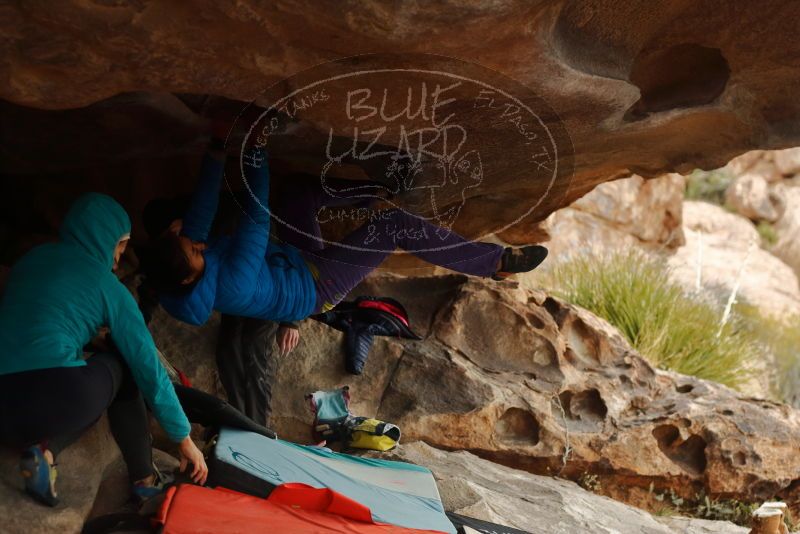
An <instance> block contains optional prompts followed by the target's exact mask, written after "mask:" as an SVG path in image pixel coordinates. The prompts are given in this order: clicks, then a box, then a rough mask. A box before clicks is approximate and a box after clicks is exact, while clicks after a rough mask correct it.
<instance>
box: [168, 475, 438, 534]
mask: <svg viewBox="0 0 800 534" xmlns="http://www.w3.org/2000/svg"><path fill="white" fill-rule="evenodd" d="M156 521H157V522H158V523H159V524H161V525H163V534H247V533H251V532H252V533H256V532H259V533H261V532H267V531H269V532H292V533H296V534H318V533H319V534H322V533H330V532H333V533H340V534H442V533H441V532H439V531H433V530H417V529H411V528H405V527H398V526H394V525H385V524H375V523H373V522H372V519H371V514H370V511H369V509H368V508H366V507H364V506H362V505H360V504H358V503H357V502H355V501H353V500H351V499H349V498H347V497H345V496H344V495H341V494H339V493H336V492H335V491H332V490H330V489H317V488H312V487H310V486H306V485H304V484H284V485H283V486H278V487H277V488H276V489H275V490H273V492H272V494H271V495H270V498H269V499H268V500H265V499H260V498H258V497H253V496H250V495H245V494H244V493H239V492H235V491H230V490H225V489H211V488H204V487H201V486H192V485H188V484H183V485H180V486H178V487H172V488H170V489H169V491H168V492H167V495H166V497H165V499H164V503H163V504H162V505H161V509H160V510H159V513H158V515H157V516H156ZM265 529H268V530H265Z"/></svg>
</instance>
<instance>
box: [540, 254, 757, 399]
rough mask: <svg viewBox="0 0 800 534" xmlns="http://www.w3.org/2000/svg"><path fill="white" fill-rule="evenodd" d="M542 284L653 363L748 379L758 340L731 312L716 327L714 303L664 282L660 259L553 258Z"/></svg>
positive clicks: (733, 382) (735, 380) (722, 379)
mask: <svg viewBox="0 0 800 534" xmlns="http://www.w3.org/2000/svg"><path fill="white" fill-rule="evenodd" d="M542 281H543V283H544V284H545V286H546V287H547V288H548V289H549V290H550V291H552V292H553V293H554V294H556V295H557V296H560V297H561V298H563V299H564V300H567V301H568V302H571V303H573V304H576V305H578V306H581V307H583V308H586V309H588V310H589V311H591V312H593V313H595V314H596V315H598V316H600V317H602V318H604V319H606V320H607V321H608V322H609V323H611V324H612V325H614V326H616V327H617V328H618V329H619V330H620V331H621V332H622V334H623V335H624V336H625V337H626V338H627V339H628V341H630V343H631V345H632V346H633V347H634V348H635V349H636V350H637V351H638V352H639V353H640V354H641V355H642V356H644V357H645V358H647V359H648V360H649V361H650V362H651V363H652V364H653V365H655V366H657V367H660V368H663V369H670V370H673V371H676V372H679V373H683V374H687V375H692V376H696V377H698V378H703V379H707V380H713V381H715V382H719V383H721V384H725V385H727V386H731V387H734V388H736V387H739V386H741V385H742V384H744V383H745V382H746V381H747V380H748V379H749V378H750V377H751V376H752V373H753V371H752V368H753V362H754V361H755V360H756V358H757V357H758V356H759V354H760V347H759V344H758V340H757V339H756V338H755V336H754V335H753V333H752V331H751V330H750V329H748V328H744V327H743V325H742V324H741V320H740V318H739V317H738V316H733V317H732V318H731V319H730V320H729V321H728V322H726V323H725V324H724V325H721V324H720V323H721V316H722V309H721V308H720V307H719V306H718V305H716V303H715V302H714V301H713V300H706V299H702V298H699V297H693V296H690V295H688V294H686V293H685V292H684V291H683V289H682V288H681V287H679V286H678V285H676V284H674V283H673V282H671V281H670V280H669V272H668V269H667V267H666V265H665V262H664V261H663V259H662V258H660V257H658V256H647V255H645V254H644V253H640V252H636V251H625V252H616V253H611V254H607V255H597V254H595V255H584V256H582V257H574V258H569V259H566V260H564V261H563V262H561V263H557V264H556V265H555V266H554V267H552V268H551V271H550V272H549V273H548V276H546V277H543V278H542Z"/></svg>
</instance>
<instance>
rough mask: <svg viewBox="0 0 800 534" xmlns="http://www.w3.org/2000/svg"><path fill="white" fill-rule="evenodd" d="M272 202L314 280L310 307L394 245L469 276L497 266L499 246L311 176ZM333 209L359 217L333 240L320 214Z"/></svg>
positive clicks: (340, 291)
mask: <svg viewBox="0 0 800 534" xmlns="http://www.w3.org/2000/svg"><path fill="white" fill-rule="evenodd" d="M284 187H286V189H284V190H283V191H282V192H281V194H280V196H279V198H280V199H281V201H280V202H279V203H276V205H274V206H272V208H271V209H272V212H273V215H274V216H275V217H277V219H278V221H275V224H277V225H278V235H279V236H280V238H281V239H282V240H283V241H285V242H287V243H289V244H291V245H293V246H295V247H297V248H298V249H299V250H300V251H301V253H302V255H303V257H304V258H305V260H306V263H308V265H309V268H310V269H311V272H312V275H313V276H314V280H315V282H316V289H317V303H316V308H315V311H314V313H319V312H323V311H327V310H329V309H331V308H332V307H333V306H335V305H336V304H338V303H339V302H340V301H341V300H342V299H344V298H345V297H346V296H347V294H348V293H350V291H351V290H352V289H353V288H354V287H355V286H357V285H358V284H359V283H360V282H361V281H362V280H363V279H364V278H366V277H367V275H368V274H369V273H371V272H372V271H374V270H375V269H376V268H377V267H378V266H379V265H380V264H381V263H382V262H383V260H385V259H386V258H387V256H389V255H390V254H392V253H393V252H394V251H395V250H397V249H398V248H400V249H402V250H405V251H407V252H409V253H411V254H413V255H414V256H416V257H418V258H420V259H422V260H424V261H426V262H428V263H432V264H434V265H438V266H440V267H445V268H447V269H450V270H452V271H456V272H459V273H464V274H470V275H474V276H484V277H485V276H491V275H493V274H494V273H495V272H496V271H497V265H498V263H499V260H500V256H501V255H502V253H503V247H501V246H500V245H495V244H492V243H477V242H472V241H469V240H467V239H465V238H464V237H461V236H460V235H458V234H456V233H455V232H452V231H448V230H446V229H444V228H441V227H439V226H437V225H435V224H432V223H431V222H429V221H427V220H425V219H423V218H421V217H417V216H415V215H412V214H409V213H408V212H406V211H403V210H401V209H398V208H392V209H385V210H375V209H372V208H370V207H369V204H370V203H371V202H372V200H370V199H367V200H365V199H363V198H342V197H340V196H333V195H330V194H328V193H327V192H325V191H324V190H323V189H322V187H321V186H320V184H319V183H314V181H312V180H302V179H301V180H296V181H293V182H292V183H291V184H285V185H284ZM335 206H349V208H348V209H347V210H338V216H339V217H341V215H342V213H344V214H349V218H359V219H360V218H363V219H365V222H364V224H363V225H362V226H360V227H359V228H357V229H356V230H354V231H353V232H352V233H350V234H349V235H347V236H346V237H345V238H344V239H342V240H340V241H338V242H336V243H326V242H325V241H324V240H323V239H322V232H321V230H320V219H322V220H323V221H325V220H328V219H330V218H331V217H332V213H335V212H337V210H330V209H329V208H331V207H335Z"/></svg>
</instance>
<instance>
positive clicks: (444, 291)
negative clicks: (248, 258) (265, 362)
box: [156, 275, 800, 506]
mask: <svg viewBox="0 0 800 534" xmlns="http://www.w3.org/2000/svg"><path fill="white" fill-rule="evenodd" d="M355 294H383V295H389V296H392V297H395V298H398V299H400V300H401V301H402V302H404V304H406V305H407V307H408V309H409V313H410V315H411V318H412V323H413V324H414V326H415V328H416V329H417V330H418V332H419V333H420V334H421V335H423V336H424V337H425V339H424V340H423V341H420V342H400V341H398V340H394V339H386V338H380V339H378V340H376V343H375V345H374V347H373V350H372V354H371V356H370V360H369V362H368V364H367V368H366V371H365V374H364V375H362V376H360V377H354V376H348V375H346V374H344V372H343V363H342V358H343V356H342V353H341V345H340V344H341V336H340V335H339V334H338V333H336V332H334V331H332V330H330V329H327V328H326V327H324V326H322V325H319V324H316V323H313V322H306V323H304V324H303V326H302V329H301V331H302V334H301V335H302V341H301V346H300V347H299V349H298V350H297V351H296V353H294V354H292V355H291V356H289V357H288V358H284V359H283V360H282V361H281V363H280V368H279V373H278V383H277V390H276V391H275V393H274V403H275V404H274V410H275V415H274V417H273V423H272V424H273V426H274V427H275V429H276V430H277V431H278V434H279V435H281V436H282V437H284V438H287V439H292V440H299V441H305V442H309V441H310V439H311V438H310V423H311V419H312V417H311V414H310V412H309V410H308V407H307V405H306V403H305V402H304V400H303V395H304V394H305V393H307V392H311V391H314V390H316V389H323V388H333V387H337V386H341V385H344V384H348V385H350V386H351V390H352V394H353V399H354V402H353V404H352V408H353V411H354V413H356V414H364V415H377V417H379V418H381V419H384V420H387V421H391V422H394V423H396V424H398V425H399V426H400V427H401V428H402V430H403V433H404V436H405V437H404V441H413V440H423V441H425V442H426V443H428V444H430V445H432V446H434V447H437V448H440V449H446V450H454V449H459V450H467V451H470V452H473V453H475V454H477V455H479V456H482V457H483V458H486V459H490V460H493V461H496V462H500V463H503V464H506V465H509V466H512V467H516V468H521V469H524V470H527V471H530V472H533V473H539V474H550V475H554V474H560V475H561V476H563V477H567V478H572V479H578V478H579V477H580V476H582V475H584V474H587V473H592V474H596V475H597V477H598V479H599V481H600V482H601V484H602V487H603V488H604V490H603V491H604V492H605V493H607V494H608V495H610V496H613V497H615V498H619V499H622V500H625V501H627V502H630V503H636V504H639V505H642V506H647V505H648V503H649V499H652V495H651V494H650V492H649V491H648V488H649V486H650V484H651V483H652V484H653V485H654V488H655V490H656V491H662V490H665V489H667V488H670V489H674V490H675V491H676V492H679V493H681V494H684V495H686V496H687V497H693V496H694V494H695V493H696V492H698V491H700V490H705V491H706V492H708V493H709V494H711V495H716V496H727V497H735V498H740V499H748V500H757V499H766V498H768V497H771V496H774V495H778V494H780V495H782V496H784V497H785V498H787V499H790V500H792V499H797V496H796V495H795V493H796V489H795V486H794V484H793V481H794V480H795V479H797V478H800V458H798V457H797V455H796V454H794V451H796V447H797V446H798V443H799V442H800V416H798V413H797V412H795V411H793V410H792V409H790V408H788V407H786V406H783V405H778V404H772V403H769V402H766V401H760V400H752V399H747V398H743V397H741V396H738V395H737V394H736V393H734V392H733V391H731V390H729V389H727V388H724V387H721V386H718V385H715V384H711V383H708V382H703V381H700V380H696V379H693V378H689V377H685V376H678V375H673V374H669V373H664V372H659V371H655V370H653V369H652V368H651V367H650V366H649V365H648V364H647V363H646V362H645V361H644V360H643V359H642V358H640V357H639V356H638V355H637V354H635V353H634V352H633V351H632V350H631V349H630V347H629V346H628V344H627V343H626V342H625V341H624V340H623V339H622V338H621V336H620V335H619V334H617V333H615V332H614V330H613V329H612V328H611V327H610V326H609V325H607V324H606V323H603V322H602V321H600V320H599V319H597V318H596V317H594V316H593V315H591V314H589V313H587V312H584V311H581V310H578V309H575V308H573V307H571V306H568V305H566V304H564V303H563V302H561V301H559V300H556V299H553V298H548V297H546V296H545V295H543V294H541V293H537V292H530V291H525V290H522V289H519V288H515V286H514V285H513V284H495V283H488V282H480V281H477V280H468V279H466V278H465V277H462V276H455V275H452V276H446V277H431V278H417V279H403V278H397V277H376V278H374V279H371V280H369V281H368V282H366V283H365V284H363V285H362V286H360V287H359V288H358V289H357V290H356V292H355ZM157 320H158V321H159V322H161V323H162V324H161V325H160V326H159V328H158V330H157V331H156V332H157V335H156V337H157V340H158V341H159V342H160V341H161V340H162V339H163V338H164V336H165V335H167V334H168V333H169V332H170V331H171V330H172V328H173V326H174V322H173V321H172V320H169V319H166V318H165V317H164V316H163V315H159V316H158V317H157ZM499 329H502V335H498V331H499ZM215 335H216V332H215V328H214V327H213V325H211V326H206V327H203V328H202V329H200V330H196V331H195V335H193V336H186V337H185V338H182V339H183V340H184V341H183V344H181V345H177V344H175V345H173V346H172V347H171V349H170V351H169V352H167V356H168V357H170V358H171V359H172V360H173V361H174V363H176V364H177V365H178V366H179V367H187V368H190V367H191V366H193V365H194V366H196V365H197V364H196V363H192V362H196V361H198V360H199V361H208V362H210V361H213V354H212V351H213V346H214V344H213V340H214V336H215ZM200 385H201V386H202V387H209V386H213V384H203V383H200Z"/></svg>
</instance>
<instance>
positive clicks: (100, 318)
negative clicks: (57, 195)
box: [0, 193, 191, 442]
mask: <svg viewBox="0 0 800 534" xmlns="http://www.w3.org/2000/svg"><path fill="white" fill-rule="evenodd" d="M130 231H131V222H130V219H129V218H128V214H127V213H125V210H124V209H123V208H122V206H120V205H119V204H118V203H117V202H116V201H115V200H114V199H113V198H111V197H109V196H106V195H101V194H98V193H89V194H86V195H83V196H82V197H80V198H79V199H78V200H76V201H75V203H74V204H73V205H72V207H71V208H70V210H69V213H68V214H67V216H66V218H65V219H64V222H63V223H62V224H61V229H60V239H59V241H58V242H57V243H49V244H46V245H40V246H38V247H36V248H34V249H33V250H31V251H30V252H28V253H27V254H25V256H23V257H22V258H21V259H20V260H19V261H18V262H17V263H16V264H15V265H14V268H13V269H11V274H10V276H9V278H8V283H7V284H6V288H5V292H4V293H3V296H2V298H0V375H3V374H10V373H18V372H22V371H31V370H34V369H48V368H53V367H75V366H80V365H86V362H85V361H84V360H83V346H84V345H86V344H87V343H88V342H89V340H90V339H91V338H92V337H93V336H94V335H95V334H96V333H97V329H98V328H99V327H100V326H101V325H105V326H108V327H109V328H110V329H111V338H112V339H113V340H114V344H115V345H116V346H117V348H118V349H119V351H120V353H121V354H122V357H123V358H124V359H125V362H126V363H127V364H128V367H130V370H131V372H132V374H133V378H134V380H135V381H136V384H137V385H138V386H139V389H140V390H141V391H142V394H143V395H144V398H145V400H146V401H147V404H149V405H150V408H151V409H152V410H153V413H154V414H155V416H156V419H158V422H159V423H160V424H161V426H162V427H163V428H164V430H165V431H166V432H167V434H168V435H169V437H170V438H171V439H173V440H174V441H176V442H178V441H181V440H182V439H183V438H185V437H186V436H188V435H189V431H190V430H191V428H190V427H189V421H188V420H187V419H186V416H185V415H184V413H183V409H181V405H180V404H179V403H178V398H177V396H176V395H175V389H174V388H173V387H172V384H171V383H170V381H169V377H168V376H167V372H166V371H165V370H164V367H163V366H162V365H161V362H160V361H159V359H158V354H157V352H156V347H155V345H154V344H153V338H152V337H151V336H150V332H149V331H148V330H147V327H146V326H145V324H144V319H142V314H141V313H140V312H139V308H138V307H137V306H136V301H135V300H134V299H133V296H132V295H131V294H130V292H129V291H128V290H127V289H126V288H125V286H124V285H122V283H121V282H120V281H119V280H118V279H117V277H116V276H114V273H113V272H112V270H111V269H112V265H113V263H114V247H115V246H116V244H117V242H118V241H119V240H120V238H123V237H125V236H127V235H128V234H129V233H130Z"/></svg>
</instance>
